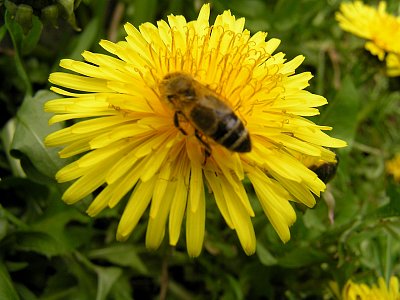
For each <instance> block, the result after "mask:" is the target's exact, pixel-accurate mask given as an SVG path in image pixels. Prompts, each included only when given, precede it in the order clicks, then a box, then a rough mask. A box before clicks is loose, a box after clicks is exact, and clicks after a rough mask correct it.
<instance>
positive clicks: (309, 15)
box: [0, 0, 400, 300]
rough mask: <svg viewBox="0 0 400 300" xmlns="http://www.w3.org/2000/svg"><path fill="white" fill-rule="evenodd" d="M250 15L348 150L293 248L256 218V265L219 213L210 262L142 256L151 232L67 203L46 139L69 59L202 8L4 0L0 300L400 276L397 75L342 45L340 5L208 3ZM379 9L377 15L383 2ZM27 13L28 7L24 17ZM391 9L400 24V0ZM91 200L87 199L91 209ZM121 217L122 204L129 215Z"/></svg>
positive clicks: (230, 292)
mask: <svg viewBox="0 0 400 300" xmlns="http://www.w3.org/2000/svg"><path fill="white" fill-rule="evenodd" d="M211 2H212V15H213V17H212V20H214V18H215V16H216V15H217V14H219V13H221V12H222V11H223V10H225V9H231V11H232V12H233V13H234V14H235V15H236V16H243V17H246V27H247V28H248V29H250V30H251V31H252V32H253V33H254V32H256V31H258V30H262V31H268V32H269V38H271V37H277V38H279V39H281V40H282V44H281V46H280V47H279V48H278V50H279V51H282V52H285V53H286V55H287V58H288V59H291V58H293V57H295V56H296V55H298V54H303V55H305V56H306V61H305V63H304V64H303V65H302V67H301V71H311V72H312V73H313V74H314V75H315V78H314V79H313V80H312V81H311V86H310V87H309V90H310V91H312V92H314V93H318V94H322V95H324V96H325V97H326V98H327V99H328V101H329V105H327V106H326V107H324V108H322V109H321V115H320V116H319V117H317V118H313V120H314V121H315V122H316V123H319V124H327V125H332V126H333V127H334V130H333V132H332V135H333V136H336V137H339V138H342V139H344V140H346V141H347V142H348V143H349V147H347V148H346V149H343V150H342V151H339V152H338V154H339V157H340V166H339V169H338V173H337V175H336V177H335V179H334V180H333V181H332V182H331V183H330V184H329V188H328V191H327V192H326V193H325V194H324V195H323V196H322V199H321V200H320V201H318V204H317V205H316V207H315V208H314V209H312V210H303V208H302V207H297V208H298V209H297V211H298V220H297V222H296V224H295V225H294V226H293V228H292V240H291V241H290V242H288V243H287V244H285V245H284V244H282V243H281V241H280V240H279V239H278V237H277V235H276V233H275V232H274V231H273V229H272V227H271V225H270V224H269V222H268V221H267V219H266V217H265V216H264V214H263V213H262V211H261V210H260V209H259V208H255V209H256V210H257V209H258V214H257V217H255V218H254V222H253V223H254V226H255V229H256V233H257V242H258V246H257V253H256V254H255V255H253V256H251V257H247V256H246V255H245V254H244V253H243V251H242V250H241V247H240V245H239V243H238V240H237V238H236V235H235V233H234V232H233V231H231V230H229V229H228V228H227V226H225V224H224V222H223V220H222V217H221V216H220V214H219V212H218V210H217V208H216V206H215V204H214V203H213V202H212V200H211V199H209V201H208V203H207V233H206V240H205V247H204V250H203V253H202V255H201V256H200V257H199V258H197V259H190V258H188V256H187V254H186V250H185V241H184V240H183V239H181V241H180V243H179V245H178V246H177V247H176V248H174V249H171V248H170V247H169V246H168V245H167V238H166V239H165V240H164V243H163V246H162V247H161V248H160V249H159V250H158V251H155V252H148V251H147V250H146V249H145V248H144V235H145V229H146V225H147V224H146V222H145V221H143V222H141V223H140V224H139V225H138V227H137V229H136V230H135V232H134V234H133V235H132V237H131V238H130V239H129V240H128V241H127V242H125V243H118V242H116V241H115V231H116V226H117V223H118V220H119V215H120V211H118V209H115V210H108V211H107V212H105V213H103V214H101V216H99V217H97V218H95V219H91V218H89V217H88V216H86V215H85V213H84V211H85V208H86V207H87V202H86V203H85V202H83V203H80V204H78V205H74V206H67V205H65V204H64V203H63V202H62V201H61V200H60V199H61V194H62V191H63V189H64V188H65V187H64V186H62V185H59V184H57V183H56V182H55V181H54V179H53V176H54V173H55V171H56V170H57V169H58V168H59V167H60V166H62V165H63V164H65V163H66V162H65V161H63V160H59V159H58V158H57V156H56V152H55V150H54V149H53V150H51V149H50V150H49V149H46V148H45V147H44V145H43V137H44V136H45V135H47V134H48V133H49V132H50V131H54V130H55V129H56V127H55V126H52V127H51V128H50V127H48V126H47V119H48V118H49V116H48V114H45V113H44V112H43V111H42V105H43V103H44V102H45V101H46V100H48V99H50V98H54V97H55V96H54V94H52V93H50V92H48V88H49V84H48V82H47V78H48V76H49V74H50V73H51V72H53V71H56V70H57V69H58V63H59V60H60V59H61V58H73V59H79V60H80V59H81V56H80V53H81V52H82V51H83V50H86V49H88V50H91V51H101V52H103V50H102V49H101V48H100V47H99V46H98V41H99V40H100V39H101V38H106V39H110V40H113V41H115V40H120V39H123V38H124V32H123V27H122V25H123V24H124V23H125V22H127V21H129V22H132V23H133V24H135V25H139V24H141V23H142V22H145V21H151V22H154V21H156V20H158V19H161V18H164V19H165V17H166V16H167V15H168V14H170V13H173V14H183V15H184V16H185V17H186V18H187V19H188V20H190V19H193V18H195V17H196V16H197V13H198V9H199V7H200V6H201V4H202V3H201V1H197V0H196V1H193V0H192V1H190V0H173V1H162V0H136V1H127V0H126V1H106V0H99V1H91V0H84V1H72V0H64V1H61V0H57V1H56V0H53V1H51V0H47V1H45V0H43V1H28V0H27V1H16V0H15V1H0V20H1V22H0V42H1V44H0V72H1V73H0V74H1V80H0V103H1V110H0V125H1V128H2V131H1V141H2V143H1V145H0V195H1V196H0V299H28V300H33V299H43V300H44V299H45V300H61V299H76V300H86V299H96V300H103V299H113V300H125V299H157V298H158V299H331V298H334V297H335V293H334V291H332V290H331V289H329V282H331V281H334V282H337V283H338V284H339V286H342V285H343V284H344V283H345V282H346V280H347V279H349V278H352V279H353V280H356V281H357V280H360V281H363V282H368V283H370V282H375V281H376V278H377V277H378V276H383V277H384V278H385V279H387V278H389V276H390V275H392V274H397V275H398V274H400V261H399V253H400V242H399V241H400V237H399V236H400V227H399V225H400V222H399V214H400V202H399V201H400V199H399V196H400V191H399V185H398V184H397V183H395V182H393V180H392V179H391V178H390V177H389V176H388V175H386V173H385V168H384V162H385V160H387V159H389V158H391V157H393V155H394V153H395V152H396V151H400V144H399V141H400V121H399V116H400V105H399V103H400V102H399V101H400V99H399V98H400V92H399V90H400V77H398V78H388V77H386V75H385V68H384V64H383V63H381V62H379V61H378V60H377V59H376V58H375V57H372V56H371V55H370V54H369V53H368V52H366V51H365V50H364V49H363V43H364V41H362V40H361V39H359V38H356V37H354V36H352V35H350V34H348V33H344V32H343V31H342V30H341V29H340V28H339V27H338V24H337V22H336V21H335V19H334V13H335V11H337V10H338V7H339V4H340V2H341V1H339V0H328V1H322V0H301V1H300V0H277V1H263V0H248V1H242V0H233V1H223V0H219V1H211ZM369 3H371V4H373V5H376V4H377V1H370V2H369ZM18 5H19V6H18ZM388 10H389V11H391V12H392V13H394V14H398V13H399V11H400V6H399V3H398V1H397V0H389V1H388ZM251 197H254V195H251ZM87 200H88V201H90V199H87ZM121 208H122V207H121V206H120V207H119V209H121Z"/></svg>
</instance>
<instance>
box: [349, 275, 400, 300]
mask: <svg viewBox="0 0 400 300" xmlns="http://www.w3.org/2000/svg"><path fill="white" fill-rule="evenodd" d="M399 299H400V290H399V280H398V278H397V277H395V276H392V277H391V278H390V282H389V287H388V286H387V285H386V282H385V280H384V279H383V278H382V277H380V278H379V279H378V285H375V284H374V285H372V287H369V286H368V285H366V284H364V283H354V282H353V281H351V280H349V281H348V282H347V283H346V285H345V286H344V288H343V291H342V300H399Z"/></svg>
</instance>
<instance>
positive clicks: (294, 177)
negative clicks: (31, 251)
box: [44, 4, 382, 257]
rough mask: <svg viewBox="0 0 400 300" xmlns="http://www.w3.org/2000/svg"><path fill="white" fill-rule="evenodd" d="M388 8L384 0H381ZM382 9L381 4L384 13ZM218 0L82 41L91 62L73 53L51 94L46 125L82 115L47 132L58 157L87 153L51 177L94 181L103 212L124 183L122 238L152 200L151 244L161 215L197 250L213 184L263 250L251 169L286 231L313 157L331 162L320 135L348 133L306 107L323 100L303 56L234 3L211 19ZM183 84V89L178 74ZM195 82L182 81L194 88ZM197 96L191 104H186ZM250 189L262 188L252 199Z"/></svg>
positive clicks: (175, 237) (77, 186)
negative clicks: (233, 8)
mask: <svg viewBox="0 0 400 300" xmlns="http://www.w3.org/2000/svg"><path fill="white" fill-rule="evenodd" d="M381 10H382V8H381ZM381 13H382V12H381ZM209 17H210V5H209V4H205V5H203V6H202V8H201V9H200V12H199V15H198V18H197V19H196V20H193V21H189V22H188V21H186V19H185V18H184V17H183V16H180V15H176V16H175V15H170V16H168V18H167V20H165V21H158V22H157V23H156V25H153V24H150V23H144V24H142V25H140V26H139V27H138V28H136V27H135V26H133V25H132V24H129V23H127V24H125V26H124V28H125V31H126V33H127V36H126V38H125V40H124V41H120V42H116V43H113V42H110V41H107V40H102V41H100V46H101V47H102V48H103V49H104V50H105V51H107V52H108V54H99V53H92V52H89V51H85V52H84V53H83V54H82V56H83V58H84V60H85V61H84V62H79V61H74V60H71V59H64V60H62V61H61V62H60V66H61V67H62V68H64V69H66V70H68V72H69V73H63V72H55V73H53V74H51V75H50V77H49V81H50V82H51V83H52V84H54V85H55V86H53V87H52V88H51V89H52V90H53V91H54V92H56V93H58V94H60V95H62V96H64V98H60V99H54V100H50V101H48V102H47V103H46V104H45V106H44V109H45V111H48V112H51V113H54V114H55V115H54V116H52V118H51V119H50V122H49V123H50V124H54V123H56V122H62V121H66V120H72V121H75V120H76V121H78V122H75V124H73V125H70V126H68V127H66V128H64V129H61V130H58V131H56V132H54V133H51V134H49V135H48V136H47V137H46V139H45V143H46V145H47V146H61V147H62V149H61V150H60V152H59V155H60V157H71V156H74V155H80V157H79V158H77V159H76V160H75V162H73V163H71V164H69V165H67V166H65V167H64V168H62V169H61V170H60V171H59V172H58V173H57V175H56V178H57V180H59V181H61V182H66V181H72V180H74V181H75V182H73V183H72V185H71V186H70V187H69V188H68V189H67V191H66V192H65V193H64V195H63V199H64V201H66V202H67V203H75V202H77V201H79V200H81V199H82V198H84V197H85V196H87V195H89V194H90V193H92V192H94V191H96V194H97V196H96V197H95V198H94V199H93V201H92V203H91V204H90V205H89V207H88V209H87V213H88V214H89V215H90V216H95V215H96V214H98V213H100V212H101V211H102V210H103V209H106V208H112V207H114V206H116V205H117V204H119V203H120V202H121V200H122V199H123V198H124V197H125V196H126V195H129V194H130V195H129V199H128V202H127V204H126V206H125V208H124V210H123V213H122V216H121V220H120V223H119V225H118V229H117V239H118V240H121V241H122V240H126V239H127V238H128V237H129V235H130V234H131V233H132V231H133V230H134V228H135V227H136V225H137V224H138V222H139V220H140V218H141V217H142V215H143V214H144V213H145V211H146V210H147V209H149V219H148V226H147V232H146V246H147V247H148V248H151V249H155V248H157V247H159V245H160V244H161V243H162V240H163V238H164V236H165V230H166V222H167V221H168V233H169V243H170V245H173V246H175V245H177V244H178V243H179V237H180V234H181V231H182V228H181V227H182V222H183V220H184V219H186V220H185V221H186V243H187V251H188V254H189V255H190V256H193V257H195V256H198V255H199V254H200V253H201V251H202V245H203V240H204V236H205V226H206V225H205V222H206V200H205V199H206V196H205V192H206V191H205V190H204V189H205V186H206V187H207V192H208V193H209V194H210V195H208V196H207V199H209V198H210V199H211V201H212V199H213V198H214V199H215V201H216V204H217V207H218V209H219V210H220V211H221V214H222V216H223V218H224V220H225V221H226V223H227V225H228V226H229V227H230V228H231V229H234V230H235V232H236V234H237V236H238V238H239V241H240V244H241V245H242V247H243V249H244V251H245V252H246V254H248V255H250V254H253V253H254V251H255V249H256V237H255V232H254V228H253V225H252V221H251V217H253V216H254V215H255V212H254V210H253V208H252V205H251V203H250V200H249V196H248V194H247V192H246V189H245V188H244V184H243V182H244V181H247V180H250V182H251V184H252V185H253V187H254V190H255V193H256V196H257V197H258V199H259V201H260V203H261V206H262V208H263V210H264V213H265V214H266V216H267V217H268V219H269V220H270V222H271V224H272V225H273V227H274V228H275V230H276V232H277V233H278V235H279V237H280V238H281V239H282V241H284V242H286V241H288V240H289V238H290V231H289V227H290V226H291V225H292V224H293V222H294V221H295V219H296V214H295V212H294V209H293V207H292V206H291V204H290V203H289V201H296V202H301V203H304V204H305V205H307V206H309V207H312V206H313V205H314V204H315V199H314V196H313V194H315V195H319V194H320V193H321V191H323V190H324V189H325V184H324V183H323V182H322V181H321V180H319V179H318V177H317V175H316V174H315V173H314V172H312V171H311V170H309V169H308V168H307V165H305V163H304V161H307V159H308V160H315V161H321V162H333V161H335V154H334V153H333V152H331V151H329V150H327V149H326V148H324V147H329V148H336V147H344V146H345V145H346V143H345V142H344V141H341V140H339V139H335V138H332V137H330V136H328V135H327V134H325V133H324V132H323V131H325V130H330V129H331V127H329V126H323V125H317V124H315V123H313V122H312V121H311V120H308V119H306V118H305V117H308V116H313V115H317V114H319V110H318V107H320V106H322V105H325V104H326V103H327V100H326V99H325V98H324V97H322V96H319V95H314V94H312V93H310V92H307V91H305V90H304V89H305V88H306V87H307V86H308V85H309V81H310V80H311V78H312V75H311V74H310V73H308V72H305V73H297V74H296V69H297V68H298V67H299V66H300V64H301V63H302V62H303V61H304V59H305V58H304V57H303V56H302V55H299V56H296V57H295V58H293V59H286V58H285V54H284V53H275V54H274V52H275V51H276V49H277V47H278V46H279V44H280V40H278V39H270V40H267V39H266V38H267V33H265V32H258V33H255V34H254V35H251V33H250V31H249V30H247V29H245V19H244V18H236V17H235V16H234V15H232V13H231V12H230V11H225V12H223V13H222V14H220V15H219V16H217V18H216V20H215V22H214V24H210V23H209ZM174 80H177V81H176V82H175V83H177V84H178V86H183V88H182V90H179V89H177V87H176V86H174V84H172V82H174ZM185 85H186V86H185ZM188 103H190V105H188ZM253 198H255V196H253V197H251V198H250V199H253Z"/></svg>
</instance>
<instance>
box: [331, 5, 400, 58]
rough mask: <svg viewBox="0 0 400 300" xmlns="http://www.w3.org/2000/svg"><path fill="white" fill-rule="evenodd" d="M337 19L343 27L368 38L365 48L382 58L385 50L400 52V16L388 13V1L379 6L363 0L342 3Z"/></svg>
mask: <svg viewBox="0 0 400 300" xmlns="http://www.w3.org/2000/svg"><path fill="white" fill-rule="evenodd" d="M336 19H337V20H338V21H339V25H340V27H342V29H344V30H346V31H348V32H351V33H353V34H355V35H357V36H359V37H361V38H364V39H366V40H368V42H366V44H365V48H366V49H367V50H368V51H370V52H371V54H373V55H376V56H378V58H379V59H380V60H383V59H384V57H385V52H394V53H400V18H398V17H395V16H393V15H390V14H388V13H386V2H384V1H381V2H379V5H378V8H374V7H372V6H369V5H365V4H363V3H362V1H354V2H353V3H342V4H341V5H340V12H337V13H336Z"/></svg>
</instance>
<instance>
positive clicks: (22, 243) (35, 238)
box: [10, 231, 62, 257]
mask: <svg viewBox="0 0 400 300" xmlns="http://www.w3.org/2000/svg"><path fill="white" fill-rule="evenodd" d="M11 237H12V238H13V239H14V241H15V246H14V248H15V249H18V250H22V251H33V252H36V253H39V254H42V255H45V256H46V257H52V256H54V255H59V254H61V253H62V251H60V246H59V243H58V242H57V241H56V240H55V239H54V238H53V237H52V236H50V235H48V234H45V233H43V232H34V231H26V232H16V233H14V234H13V235H12V236H10V238H11Z"/></svg>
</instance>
